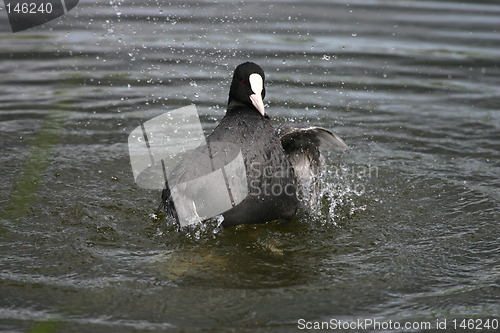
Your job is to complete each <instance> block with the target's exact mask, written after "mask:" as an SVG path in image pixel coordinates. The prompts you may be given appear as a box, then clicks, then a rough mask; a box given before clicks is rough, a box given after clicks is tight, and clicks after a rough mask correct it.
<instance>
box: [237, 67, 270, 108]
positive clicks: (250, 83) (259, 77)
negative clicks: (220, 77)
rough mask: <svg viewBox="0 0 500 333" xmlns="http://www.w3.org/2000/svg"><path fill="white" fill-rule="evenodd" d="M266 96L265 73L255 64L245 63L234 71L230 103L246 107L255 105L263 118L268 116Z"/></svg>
mask: <svg viewBox="0 0 500 333" xmlns="http://www.w3.org/2000/svg"><path fill="white" fill-rule="evenodd" d="M265 96H266V89H265V88H264V71H263V70H262V68H261V67H260V66H259V65H257V64H255V63H253V62H245V63H243V64H241V65H239V66H238V67H236V69H235V70H234V75H233V81H232V82H231V88H230V89H229V101H228V103H229V104H231V102H238V103H242V104H244V105H249V106H250V105H253V106H254V107H255V109H256V110H257V111H259V112H260V114H261V115H262V116H265V115H266V111H265V110H264V102H263V99H264V97H265Z"/></svg>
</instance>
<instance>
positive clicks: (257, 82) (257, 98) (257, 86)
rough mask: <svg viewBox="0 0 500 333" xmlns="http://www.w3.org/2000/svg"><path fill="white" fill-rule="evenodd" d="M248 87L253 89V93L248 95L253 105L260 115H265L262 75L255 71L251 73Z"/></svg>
mask: <svg viewBox="0 0 500 333" xmlns="http://www.w3.org/2000/svg"><path fill="white" fill-rule="evenodd" d="M249 81H250V88H251V89H252V91H253V94H252V95H250V100H251V101H252V104H253V106H255V108H256V109H257V110H258V111H259V112H260V114H261V115H262V116H265V115H266V111H265V110H264V101H263V100H262V89H263V87H264V80H263V79H262V76H260V75H259V74H257V73H253V74H251V75H250V78H249Z"/></svg>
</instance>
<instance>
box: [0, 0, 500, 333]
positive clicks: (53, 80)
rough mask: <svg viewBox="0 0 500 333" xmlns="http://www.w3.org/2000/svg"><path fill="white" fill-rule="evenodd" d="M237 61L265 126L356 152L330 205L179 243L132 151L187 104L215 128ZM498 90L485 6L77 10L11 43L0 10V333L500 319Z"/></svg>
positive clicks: (123, 6) (494, 10) (333, 156)
mask: <svg viewBox="0 0 500 333" xmlns="http://www.w3.org/2000/svg"><path fill="white" fill-rule="evenodd" d="M247 60H252V61H255V62H257V63H258V64H260V65H261V66H262V67H263V68H264V70H265V71H266V75H267V87H266V90H267V96H266V101H267V104H268V108H267V112H268V114H270V115H271V117H272V118H273V119H274V121H275V122H276V124H278V123H280V122H283V121H288V120H295V121H303V122H307V121H308V122H310V123H313V124H317V125H320V126H323V127H326V128H329V129H332V130H334V131H335V132H337V133H338V134H339V135H340V136H341V137H342V138H344V139H345V141H346V143H347V144H348V145H349V146H350V147H351V149H350V150H348V151H346V152H339V151H334V152H331V153H330V154H328V161H329V170H330V173H329V175H328V176H325V179H324V180H325V182H326V187H325V193H324V195H325V202H324V205H323V207H322V212H318V213H317V214H313V215H301V216H298V217H297V218H296V219H295V220H294V221H291V222H281V223H268V224H265V225H258V226H243V227H236V228H226V229H217V228H213V227H212V228H206V229H198V230H196V231H194V232H191V233H178V232H176V230H175V227H174V226H172V225H171V224H168V223H166V222H165V219H164V217H163V216H156V215H154V214H153V213H154V210H155V208H156V207H157V205H158V203H159V201H158V199H159V193H158V192H157V191H149V190H143V189H141V188H139V187H138V186H137V185H136V184H135V183H134V179H133V175H132V170H131V167H130V162H129V157H128V149H127V137H128V135H129V133H130V132H131V131H132V130H133V129H134V128H135V127H137V126H139V125H140V124H141V123H142V122H144V121H146V120H148V119H151V118H153V117H154V116H156V115H159V114H162V113H164V112H166V111H167V110H172V109H175V108H178V107H181V106H185V105H188V104H191V103H194V104H195V105H196V106H197V107H198V111H199V112H200V113H201V114H202V116H203V117H202V120H203V122H204V123H203V125H204V127H205V129H206V130H207V131H209V130H210V129H211V128H213V127H214V126H215V124H216V123H217V121H218V120H219V119H220V118H221V117H222V116H223V114H224V110H225V103H226V101H227V93H228V89H229V80H230V78H231V75H232V71H233V70H234V67H235V66H236V65H238V64H239V63H241V62H244V61H247ZM499 96H500V4H499V3H498V2H496V1H473V2H466V3H463V2H456V1H382V0H380V1H375V0H373V1H361V0H358V1H307V2H305V1H303V2H279V1H266V2H253V1H251V2H244V3H243V2H231V1H221V2H219V3H213V2H210V1H199V2H195V1H179V2H176V1H174V2H172V3H171V4H168V3H166V2H165V3H164V2H162V1H149V2H148V3H147V4H145V3H143V2H142V1H141V2H139V1H136V2H135V4H134V3H133V2H132V1H110V2H107V1H106V2H102V3H101V4H99V2H93V1H80V3H79V4H78V6H77V7H76V8H75V9H73V10H72V11H70V12H69V13H68V14H67V15H65V16H63V17H61V18H59V19H57V20H56V21H52V22H50V23H47V24H45V25H44V26H41V27H36V28H33V29H31V30H28V31H24V32H19V33H16V34H13V33H11V32H10V28H9V26H8V21H7V17H6V14H5V11H4V9H2V10H0V110H1V112H0V137H1V147H0V149H1V154H0V161H1V163H0V174H1V178H2V183H3V185H2V187H1V188H0V208H1V211H0V253H1V257H0V330H2V331H7V332H143V331H174V332H175V331H178V332H193V331H194V332H200V331H203V332H205V331H206V332H208V331H210V332H224V331H228V332H233V331H236V332H269V331H271V332H289V331H294V330H297V328H298V323H299V320H300V319H304V320H306V321H308V322H314V321H330V320H331V319H334V320H343V321H346V322H354V321H356V320H358V319H359V320H364V319H370V318H371V319H377V320H379V321H380V322H388V321H392V322H400V323H402V324H404V323H407V322H408V323H415V322H416V323H426V322H429V323H431V324H432V328H433V329H435V328H436V321H439V322H442V321H444V320H445V319H446V320H447V324H448V330H452V328H453V320H457V323H460V322H461V321H462V320H463V319H471V318H472V319H475V320H477V319H481V320H483V321H486V320H488V319H489V320H492V319H497V320H498V319H500V318H499V317H500V310H499V309H500V306H499V304H500V289H499V281H500V256H499V253H500V246H499V236H500V233H499V231H500V228H499V213H500V205H499V202H500V194H499V188H500V181H499V179H500V112H499V105H500V97H499ZM422 327H423V324H422V325H421V326H420V328H415V329H414V330H413V331H416V332H418V331H429V330H424V329H422ZM359 330H361V331H371V330H373V328H369V329H365V330H362V329H359ZM359 330H358V329H355V330H345V331H346V332H354V331H359ZM337 331H339V330H337ZM385 331H388V332H390V331H395V330H390V329H387V330H385Z"/></svg>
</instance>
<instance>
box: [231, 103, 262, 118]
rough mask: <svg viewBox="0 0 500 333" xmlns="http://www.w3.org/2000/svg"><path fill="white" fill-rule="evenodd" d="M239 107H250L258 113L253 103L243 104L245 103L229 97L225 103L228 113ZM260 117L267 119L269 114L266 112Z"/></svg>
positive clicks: (235, 110)
mask: <svg viewBox="0 0 500 333" xmlns="http://www.w3.org/2000/svg"><path fill="white" fill-rule="evenodd" d="M241 108H250V109H254V110H255V112H256V113H257V114H258V115H260V113H259V111H258V110H257V109H255V107H254V106H253V105H251V104H250V105H248V104H245V103H242V102H239V101H236V100H234V99H230V100H229V103H228V104H227V112H228V113H231V112H237V110H238V109H241ZM261 117H262V116H261ZM262 118H266V119H269V116H268V115H267V113H266V114H265V115H264V116H263V117H262Z"/></svg>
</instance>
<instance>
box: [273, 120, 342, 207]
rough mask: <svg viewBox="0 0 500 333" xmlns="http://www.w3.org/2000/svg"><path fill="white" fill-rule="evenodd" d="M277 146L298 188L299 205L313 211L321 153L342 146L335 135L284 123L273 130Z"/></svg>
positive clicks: (324, 130)
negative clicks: (284, 154)
mask: <svg viewBox="0 0 500 333" xmlns="http://www.w3.org/2000/svg"><path fill="white" fill-rule="evenodd" d="M276 133H277V134H278V136H279V137H280V140H281V144H282V146H283V149H284V150H285V153H286V154H287V156H288V159H289V161H290V163H291V164H292V166H293V168H294V172H295V177H296V178H297V182H298V184H299V185H300V191H301V192H302V193H301V194H302V195H301V197H302V201H306V202H305V203H306V204H308V206H309V207H310V208H314V206H315V205H316V203H317V201H318V200H319V191H320V184H319V179H318V178H319V175H320V173H321V171H322V170H323V169H324V157H323V155H322V154H321V150H322V149H328V148H342V149H346V148H348V146H347V145H346V144H345V142H344V140H342V139H341V138H340V137H339V136H338V135H337V134H335V133H333V132H331V131H329V130H327V129H324V128H322V127H318V126H311V125H307V124H296V123H286V124H283V125H281V126H280V127H279V128H277V130H276Z"/></svg>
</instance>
